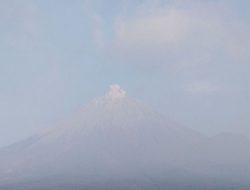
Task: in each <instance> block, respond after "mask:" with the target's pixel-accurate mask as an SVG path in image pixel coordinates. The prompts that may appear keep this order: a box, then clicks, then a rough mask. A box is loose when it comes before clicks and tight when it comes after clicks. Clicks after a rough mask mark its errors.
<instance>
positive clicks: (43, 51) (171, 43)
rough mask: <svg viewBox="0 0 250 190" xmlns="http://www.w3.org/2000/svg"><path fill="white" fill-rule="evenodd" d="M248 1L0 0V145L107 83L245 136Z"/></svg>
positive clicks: (211, 130)
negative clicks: (117, 85)
mask: <svg viewBox="0 0 250 190" xmlns="http://www.w3.org/2000/svg"><path fill="white" fill-rule="evenodd" d="M249 8H250V1H248V0H210V1H205V0H120V1H117V0H105V1H104V0H60V1H59V0H54V1H49V0H26V1H19V0H2V1H0V146H5V145H8V144H11V143H13V142H16V141H18V140H21V139H23V138H26V137H28V136H30V135H32V134H34V133H36V132H37V131H40V130H43V129H44V128H47V127H49V126H50V125H53V123H55V122H57V121H60V120H62V119H63V118H65V117H68V116H69V115H70V114H72V113H74V112H76V111H77V110H79V109H81V107H82V106H84V105H85V104H86V103H88V101H90V100H91V99H93V98H94V97H96V96H100V95H103V94H105V92H106V91H107V89H108V87H109V85H110V84H119V85H120V86H121V87H122V88H123V89H124V90H125V91H126V94H128V96H131V97H133V98H136V99H138V100H140V101H142V102H144V103H145V104H146V105H148V106H150V107H151V108H152V109H154V110H156V111H158V112H160V113H161V114H163V115H165V116H166V117H169V118H171V119H173V120H175V121H177V122H179V123H181V124H183V125H184V126H187V127H190V128H192V129H194V130H197V131H200V132H202V133H205V134H207V135H215V134H218V133H220V132H225V131H229V132H236V133H243V134H245V135H248V136H250V117H249V116H250V54H249V52H248V51H249V50H250V37H249V34H250V12H249Z"/></svg>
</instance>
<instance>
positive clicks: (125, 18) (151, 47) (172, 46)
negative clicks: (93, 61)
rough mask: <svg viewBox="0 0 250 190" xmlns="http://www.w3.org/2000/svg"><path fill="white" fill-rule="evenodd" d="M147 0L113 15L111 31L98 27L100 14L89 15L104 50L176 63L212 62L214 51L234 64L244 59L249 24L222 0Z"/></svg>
mask: <svg viewBox="0 0 250 190" xmlns="http://www.w3.org/2000/svg"><path fill="white" fill-rule="evenodd" d="M147 2H148V1H147ZM147 2H146V3H142V4H141V5H140V6H139V7H138V8H136V9H134V10H130V11H129V10H127V13H126V14H125V13H124V12H123V13H122V15H117V16H116V17H115V18H113V21H112V22H113V25H111V26H108V27H109V28H111V30H112V31H113V32H112V33H111V34H112V35H109V36H106V35H105V32H103V30H104V24H103V23H104V22H105V21H103V20H101V22H100V18H101V17H99V18H98V19H96V20H95V22H96V25H97V26H98V27H97V28H95V30H94V32H93V33H94V34H95V35H94V36H95V37H94V39H95V41H97V42H98V43H97V44H99V47H100V44H101V46H102V47H103V48H102V50H103V51H104V54H106V55H108V56H110V54H112V55H111V56H114V55H119V56H122V55H124V56H125V57H126V59H128V58H129V57H130V58H132V59H136V60H137V62H143V61H145V60H147V59H149V60H155V59H157V60H158V61H159V60H166V59H169V57H170V56H171V55H173V56H175V60H176V59H178V61H176V63H175V64H179V65H180V64H187V62H188V64H193V63H197V62H199V63H208V62H213V61H214V60H215V59H216V57H217V56H218V55H219V56H220V57H221V58H222V59H228V60H231V61H234V62H237V63H238V62H245V61H246V60H247V59H249V58H250V56H249V54H248V52H247V50H248V49H249V48H250V39H249V38H248V34H249V32H250V28H249V27H248V26H247V25H246V24H245V23H244V22H240V21H239V20H237V19H236V18H234V16H233V15H232V11H230V9H231V8H232V7H230V4H227V3H226V2H225V1H223V2H220V3H219V2H216V1H213V2H204V1H194V0H190V1H188V3H187V2H186V3H185V2H184V3H182V4H181V3H180V1H172V3H168V4H162V3H160V1H152V2H154V3H152V2H151V3H147ZM112 22H111V23H112ZM100 23H102V24H100ZM101 25H102V27H100V26H101ZM104 42H105V43H104ZM170 54H171V55H170ZM122 59H123V58H122ZM161 64H162V65H167V64H169V61H161ZM178 67H179V66H178Z"/></svg>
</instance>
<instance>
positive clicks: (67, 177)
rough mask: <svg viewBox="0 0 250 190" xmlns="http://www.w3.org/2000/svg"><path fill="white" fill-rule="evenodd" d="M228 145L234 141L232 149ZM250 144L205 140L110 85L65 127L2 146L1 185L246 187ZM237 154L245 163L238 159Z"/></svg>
mask: <svg viewBox="0 0 250 190" xmlns="http://www.w3.org/2000/svg"><path fill="white" fill-rule="evenodd" d="M228 139H234V140H233V141H232V142H233V144H230V143H227V140H228ZM229 142H231V140H229ZM249 146H250V140H249V139H248V138H246V137H241V136H240V137H239V136H237V135H229V134H224V135H218V136H216V137H213V138H208V137H206V136H205V135H202V134H200V133H198V132H196V131H193V130H191V129H189V128H186V127H183V126H181V125H178V124H176V123H174V122H171V121H169V120H167V119H166V118H165V117H163V116H162V115H160V114H158V113H157V112H155V111H152V110H151V109H149V108H148V107H147V106H145V105H143V104H142V103H140V102H138V101H136V100H134V99H132V98H129V97H128V96H127V93H126V92H125V91H124V90H123V89H121V87H120V86H119V85H111V86H110V89H109V91H108V92H107V93H106V94H105V95H104V96H102V97H98V98H95V99H94V100H92V101H91V102H90V103H89V104H87V105H86V106H85V107H84V108H83V109H82V110H80V111H79V112H78V113H76V114H75V115H73V116H72V117H70V118H69V119H67V120H66V121H64V122H62V123H60V124H59V125H56V126H55V127H53V128H51V129H50V130H48V131H46V132H43V133H40V134H37V135H34V136H32V137H30V138H28V139H26V140H24V141H22V142H18V143H16V144H13V145H11V146H8V147H6V148H3V149H2V150H1V151H0V185H1V184H2V186H3V187H5V188H6V189H7V188H9V189H18V188H22V185H23V184H25V185H26V184H32V185H28V186H27V185H26V186H25V185H24V187H23V189H29V188H30V189H36V188H37V189H39V188H42V189H43V188H44V187H45V186H47V185H48V184H53V185H54V186H53V185H52V187H53V188H52V187H51V188H52V189H56V188H58V189H63V188H62V187H60V186H55V184H64V186H63V187H66V186H67V185H66V184H78V185H79V184H81V185H85V186H84V189H87V187H86V186H87V184H103V183H106V182H107V181H109V182H110V181H112V182H114V184H123V185H121V186H115V187H116V189H119V188H121V189H123V188H124V189H130V188H131V189H138V186H134V185H135V184H138V183H139V184H140V185H139V187H142V186H143V185H145V184H147V185H149V184H150V185H149V186H146V187H145V188H149V187H150V188H151V189H152V188H156V187H159V186H160V187H162V189H165V188H166V187H167V186H166V185H162V184H164V183H163V182H168V184H171V185H172V186H171V185H170V186H171V187H172V189H175V188H176V189H178V188H179V189H181V187H180V185H179V186H178V185H176V184H179V183H181V184H185V185H184V186H186V185H187V184H188V185H190V186H191V187H195V185H194V184H196V185H198V186H199V185H200V183H196V182H197V181H203V182H204V181H205V182H207V184H209V187H211V182H213V183H214V182H216V183H217V182H221V181H223V184H224V181H227V180H228V181H232V180H231V179H235V176H237V179H238V178H239V179H244V180H243V182H241V180H239V181H240V184H244V185H245V181H247V180H248V178H249V176H250V175H249V174H250V172H249V171H250V170H249V163H250V161H249V160H250V151H249V150H248V147H249ZM242 150H243V151H242ZM235 154H237V155H238V156H241V159H234V158H235ZM135 180H136V182H135ZM152 180H153V182H152ZM122 181H126V182H124V183H122ZM128 181H129V182H128ZM131 181H132V182H131ZM138 181H139V182H138ZM236 181H237V180H236ZM174 182H176V183H174ZM203 182H202V183H203ZM205 182H204V183H205ZM237 182H238V181H237ZM202 183H201V184H202ZM13 184H14V185H13ZM17 184H18V185H17ZM20 184H21V185H20ZM34 184H36V185H34ZM112 184H113V183H112ZM124 184H133V185H132V186H129V187H128V186H126V185H125V187H126V188H125V187H124ZM173 184H174V185H173ZM219 184H220V183H219ZM230 184H231V185H232V184H234V183H230ZM235 184H238V183H236V182H235ZM141 185H142V186H141ZM198 186H197V187H198ZM0 187H1V186H0ZM38 187H39V188H38ZM59 187H60V188H59ZM163 187H164V188H163ZM199 187H200V186H199ZM219 187H220V188H221V186H219ZM95 188H97V187H96V186H95ZM95 188H93V187H91V188H90V189H95ZM102 188H103V189H105V188H104V187H103V186H102ZM102 188H100V189H102ZM145 188H143V189H145ZM183 188H184V187H183ZM44 189H45V188H44ZM68 189H72V187H71V188H68ZM97 189H98V188H97ZM108 189H111V187H109V188H108Z"/></svg>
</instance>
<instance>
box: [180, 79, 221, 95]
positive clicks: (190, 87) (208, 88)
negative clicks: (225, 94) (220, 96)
mask: <svg viewBox="0 0 250 190" xmlns="http://www.w3.org/2000/svg"><path fill="white" fill-rule="evenodd" d="M184 90H185V91H186V92H187V93H188V94H211V93H216V92H219V91H221V90H222V87H221V86H219V85H217V84H214V83H212V82H209V81H196V82H191V83H189V84H187V85H186V86H185V87H184Z"/></svg>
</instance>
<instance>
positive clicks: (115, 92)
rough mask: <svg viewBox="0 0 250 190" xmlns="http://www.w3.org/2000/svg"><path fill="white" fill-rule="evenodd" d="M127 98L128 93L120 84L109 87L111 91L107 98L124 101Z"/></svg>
mask: <svg viewBox="0 0 250 190" xmlns="http://www.w3.org/2000/svg"><path fill="white" fill-rule="evenodd" d="M125 97H126V91H125V90H123V89H122V88H121V87H120V86H119V85H118V84H112V85H110V86H109V91H108V92H107V93H106V98H108V99H111V100H116V99H122V98H125Z"/></svg>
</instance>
